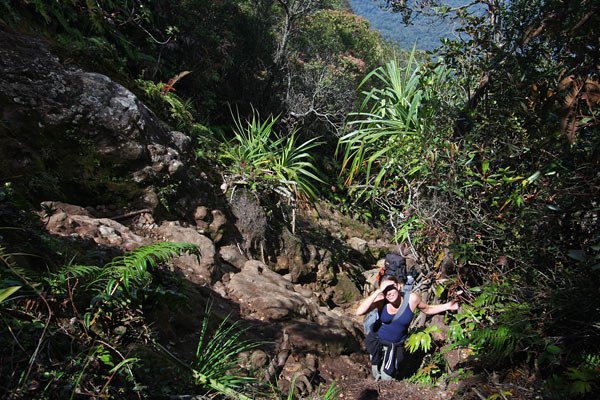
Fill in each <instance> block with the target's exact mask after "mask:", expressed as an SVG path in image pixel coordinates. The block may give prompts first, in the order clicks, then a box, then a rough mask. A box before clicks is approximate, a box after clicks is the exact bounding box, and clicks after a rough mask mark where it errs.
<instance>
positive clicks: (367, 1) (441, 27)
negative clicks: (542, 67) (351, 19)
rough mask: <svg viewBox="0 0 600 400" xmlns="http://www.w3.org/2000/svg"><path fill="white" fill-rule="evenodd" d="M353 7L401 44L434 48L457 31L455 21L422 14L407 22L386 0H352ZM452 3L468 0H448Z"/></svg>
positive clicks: (380, 30) (376, 27)
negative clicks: (427, 16)
mask: <svg viewBox="0 0 600 400" xmlns="http://www.w3.org/2000/svg"><path fill="white" fill-rule="evenodd" d="M349 1H350V5H351V7H352V10H353V11H354V13H355V14H356V15H360V16H361V17H364V18H366V19H368V20H369V22H370V23H371V26H372V27H373V29H377V30H378V31H379V32H381V34H382V35H383V36H384V37H385V38H386V39H388V40H392V41H396V42H398V44H399V45H400V47H401V48H404V49H410V48H412V47H413V45H415V43H416V46H417V48H418V49H421V50H433V49H435V48H436V47H438V46H439V45H440V38H442V37H450V36H452V35H453V31H454V29H453V24H452V21H446V22H443V21H437V20H433V19H430V18H424V17H419V18H417V19H415V21H414V23H413V24H412V25H409V26H406V25H404V23H403V22H402V17H401V16H400V15H399V14H394V13H392V12H390V11H389V10H387V9H385V8H384V7H385V5H386V3H385V1H384V0H349ZM447 3H448V4H451V5H459V4H464V3H466V1H465V0H451V1H447Z"/></svg>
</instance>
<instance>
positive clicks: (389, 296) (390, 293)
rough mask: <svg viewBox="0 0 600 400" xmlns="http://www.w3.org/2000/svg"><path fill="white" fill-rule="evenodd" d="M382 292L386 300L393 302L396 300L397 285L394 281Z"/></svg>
mask: <svg viewBox="0 0 600 400" xmlns="http://www.w3.org/2000/svg"><path fill="white" fill-rule="evenodd" d="M383 293H384V294H385V299H386V300H387V301H388V302H390V303H393V302H395V301H396V300H398V294H399V292H398V285H397V284H395V283H394V284H392V285H389V286H387V287H386V288H385V290H384V292H383Z"/></svg>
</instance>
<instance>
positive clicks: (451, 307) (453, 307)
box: [446, 300, 458, 311]
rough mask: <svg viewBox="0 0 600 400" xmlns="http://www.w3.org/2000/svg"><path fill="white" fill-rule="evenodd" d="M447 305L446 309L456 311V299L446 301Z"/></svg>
mask: <svg viewBox="0 0 600 400" xmlns="http://www.w3.org/2000/svg"><path fill="white" fill-rule="evenodd" d="M446 304H447V305H448V311H456V310H458V301H456V300H452V301H450V302H448V303H446Z"/></svg>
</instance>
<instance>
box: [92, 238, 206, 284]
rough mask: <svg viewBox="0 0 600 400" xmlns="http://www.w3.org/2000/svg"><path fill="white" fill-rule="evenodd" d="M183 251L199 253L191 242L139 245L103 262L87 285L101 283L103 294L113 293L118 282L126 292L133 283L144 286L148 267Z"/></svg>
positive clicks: (146, 281) (148, 279)
mask: <svg viewBox="0 0 600 400" xmlns="http://www.w3.org/2000/svg"><path fill="white" fill-rule="evenodd" d="M184 253H187V254H193V255H196V256H200V253H199V250H198V246H196V245H194V244H191V243H171V242H157V243H154V244H151V245H147V246H142V247H139V248H137V249H135V250H133V251H130V252H127V253H125V254H124V255H123V256H120V257H116V258H114V259H113V260H112V261H111V262H109V263H108V264H106V265H105V266H104V268H102V270H101V271H100V273H99V274H98V275H97V276H96V277H95V278H94V279H93V280H92V281H91V282H90V284H89V285H88V287H99V286H100V287H102V288H103V291H104V292H105V293H106V294H113V293H114V292H115V291H116V289H117V287H118V286H119V285H121V284H122V286H123V288H124V289H125V290H127V291H128V292H129V291H131V289H132V287H133V284H135V285H136V287H139V286H142V287H143V286H147V285H148V283H149V282H150V281H151V277H150V276H149V274H148V267H149V266H150V268H155V267H156V264H158V263H163V262H166V261H168V260H170V259H172V258H174V257H178V256H181V255H183V254H184Z"/></svg>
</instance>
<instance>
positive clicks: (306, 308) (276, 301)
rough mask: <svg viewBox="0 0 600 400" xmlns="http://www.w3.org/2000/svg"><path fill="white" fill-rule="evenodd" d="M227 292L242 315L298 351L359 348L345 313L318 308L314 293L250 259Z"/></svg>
mask: <svg viewBox="0 0 600 400" xmlns="http://www.w3.org/2000/svg"><path fill="white" fill-rule="evenodd" d="M297 289H298V290H297ZM227 291H228V294H229V296H230V297H231V298H233V299H234V300H235V301H236V302H237V303H238V304H239V305H240V310H241V312H242V314H243V315H245V316H246V317H248V318H250V319H255V320H259V321H264V322H266V323H269V324H277V325H278V326H280V328H281V330H282V331H286V332H287V334H288V335H289V337H290V343H293V348H294V349H295V350H296V351H298V352H301V353H306V352H314V353H316V354H327V355H339V354H342V353H347V352H351V351H357V350H358V349H359V348H360V344H359V342H358V341H357V335H356V329H355V325H354V324H355V322H354V321H352V320H351V319H349V318H348V317H347V315H346V314H345V313H343V312H341V311H339V310H338V311H335V310H329V309H328V308H327V307H323V306H320V305H319V302H318V300H317V297H316V295H315V294H314V293H312V292H310V291H308V290H304V289H302V288H301V287H295V285H293V284H292V283H291V282H290V281H289V280H287V279H286V278H284V277H282V276H281V275H279V274H277V273H276V272H274V271H272V270H270V269H269V268H268V267H267V266H266V265H265V264H263V263H262V262H260V261H257V260H250V261H248V262H246V264H245V265H244V267H243V268H242V270H241V271H240V272H238V273H236V274H232V276H231V278H230V279H229V281H228V282H227Z"/></svg>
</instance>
